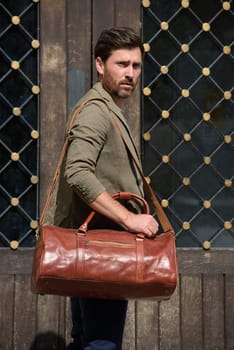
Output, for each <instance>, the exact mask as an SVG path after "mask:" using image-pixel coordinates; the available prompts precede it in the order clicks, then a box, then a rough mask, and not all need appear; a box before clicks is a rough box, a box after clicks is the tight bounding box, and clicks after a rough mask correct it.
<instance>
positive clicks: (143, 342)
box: [136, 300, 159, 350]
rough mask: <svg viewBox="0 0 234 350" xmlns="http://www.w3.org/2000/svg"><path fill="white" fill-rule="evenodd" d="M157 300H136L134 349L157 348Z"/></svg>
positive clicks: (154, 349) (156, 349)
mask: <svg viewBox="0 0 234 350" xmlns="http://www.w3.org/2000/svg"><path fill="white" fill-rule="evenodd" d="M158 305H159V304H158V302H157V301H152V300H151V301H138V302H137V309H136V322H137V326H136V344H137V346H136V349H137V350H145V349H152V350H158V349H159V347H158V339H159V332H158V330H159V324H158Z"/></svg>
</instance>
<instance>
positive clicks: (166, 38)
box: [142, 0, 234, 249]
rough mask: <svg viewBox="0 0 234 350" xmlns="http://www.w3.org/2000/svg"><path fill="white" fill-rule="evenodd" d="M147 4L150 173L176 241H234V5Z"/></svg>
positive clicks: (146, 158) (145, 129)
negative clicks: (233, 6) (233, 7)
mask: <svg viewBox="0 0 234 350" xmlns="http://www.w3.org/2000/svg"><path fill="white" fill-rule="evenodd" d="M146 4H147V5H146V7H144V5H143V7H142V23H143V26H142V38H143V42H144V43H145V50H146V56H145V61H144V65H143V77H142V84H143V86H142V89H143V94H142V134H143V137H142V158H143V166H144V171H145V175H146V176H147V177H148V178H149V179H150V181H151V185H152V188H153V189H154V191H155V193H156V194H157V196H158V198H159V200H160V201H161V203H162V206H163V207H164V209H165V211H166V213H167V214H168V217H169V219H170V220H171V222H172V226H173V227H174V229H175V233H176V238H177V239H176V242H177V246H178V247H204V248H205V249H208V248H210V247H234V227H233V226H234V210H233V204H234V190H233V176H234V118H233V116H234V89H233V87H234V85H233V84H234V58H233V39H234V16H233V11H232V9H231V6H230V3H228V2H217V1H216V0H209V1H200V0H199V1H190V2H189V1H181V2H179V1H174V0H173V1H170V2H165V1H163V0H159V1H151V3H150V4H149V3H146Z"/></svg>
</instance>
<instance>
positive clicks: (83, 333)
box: [55, 28, 158, 350]
mask: <svg viewBox="0 0 234 350" xmlns="http://www.w3.org/2000/svg"><path fill="white" fill-rule="evenodd" d="M143 55H144V48H143V45H142V42H141V40H140V38H139V37H138V36H137V35H136V34H135V32H134V31H133V30H132V29H130V28H111V29H108V30H104V31H103V32H102V33H101V35H100V37H99V39H98V41H97V44H96V46H95V61H96V69H97V72H98V77H99V82H98V83H96V84H95V85H94V86H93V88H92V89H91V90H89V91H88V93H87V94H86V95H85V96H84V97H83V98H82V99H81V101H79V102H78V105H80V104H81V103H82V102H83V101H87V100H88V99H95V98H96V99H99V100H92V101H90V102H88V103H87V104H86V105H85V107H84V109H83V110H82V112H81V113H80V115H79V116H78V118H77V120H76V121H75V123H74V126H73V127H72V130H71V132H70V143H69V147H68V151H67V155H66V159H65V161H64V164H63V170H62V173H61V178H60V184H59V189H58V194H57V202H56V203H57V208H56V214H55V223H56V224H57V225H61V226H65V227H68V226H70V227H79V225H80V224H81V223H83V221H84V219H85V218H86V216H87V214H88V212H89V211H90V210H91V208H92V209H93V210H95V211H96V212H98V213H100V214H102V215H103V216H105V217H107V218H108V219H111V220H112V221H113V222H115V223H117V224H119V225H121V226H123V227H125V228H126V229H127V230H129V231H130V232H132V233H136V232H142V233H145V234H146V235H147V236H148V237H153V236H154V235H155V233H156V232H157V230H158V223H157V221H156V220H155V219H154V218H153V216H151V215H147V214H135V213H133V212H132V211H129V210H128V209H127V208H126V207H124V206H123V205H122V204H121V203H119V202H118V201H116V200H114V199H113V198H112V197H111V194H113V193H116V192H120V191H128V192H133V193H136V194H138V195H143V190H142V181H141V179H140V176H139V174H138V173H137V170H136V168H135V166H134V164H133V162H132V160H131V158H130V157H129V154H128V152H127V150H126V148H125V145H124V143H123V141H122V139H121V137H120V135H119V133H118V131H117V129H116V126H115V124H114V122H113V117H114V118H115V119H116V120H117V121H118V123H119V125H120V127H121V130H122V132H123V133H124V135H125V137H126V139H127V140H128V143H129V144H130V147H131V149H132V152H133V153H134V154H136V153H137V152H136V148H135V146H134V143H133V139H132V136H131V133H130V130H129V127H128V125H127V123H126V120H125V118H124V116H123V114H122V111H121V108H122V105H123V103H124V101H125V100H126V99H127V98H128V97H130V96H131V94H132V92H133V91H134V89H135V87H136V85H137V82H138V79H139V76H140V73H141V65H142V59H143ZM97 268H98V267H97ZM126 310H127V301H123V300H117V301H113V300H98V299H85V298H82V299H81V298H72V300H71V311H72V322H73V329H72V337H73V338H74V342H73V343H72V344H70V345H69V347H68V349H74V350H80V349H85V350H121V346H122V335H123V330H124V322H125V316H126Z"/></svg>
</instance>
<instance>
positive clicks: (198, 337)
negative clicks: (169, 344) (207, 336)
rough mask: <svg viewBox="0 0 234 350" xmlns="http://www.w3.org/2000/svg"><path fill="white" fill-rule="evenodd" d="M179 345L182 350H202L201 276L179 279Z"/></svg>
mask: <svg viewBox="0 0 234 350" xmlns="http://www.w3.org/2000/svg"><path fill="white" fill-rule="evenodd" d="M191 340H192V341H191ZM181 344H182V346H181V348H182V349H190V350H201V349H203V339H202V283H201V276H194V275H193V276H182V277H181Z"/></svg>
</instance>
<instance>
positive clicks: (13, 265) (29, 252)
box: [0, 248, 234, 278]
mask: <svg viewBox="0 0 234 350" xmlns="http://www.w3.org/2000/svg"><path fill="white" fill-rule="evenodd" d="M33 252H34V249H33V248H19V249H18V250H15V251H12V250H11V249H9V248H2V249H1V264H0V274H3V275H4V274H5V273H6V270H7V272H8V274H17V273H20V274H26V275H27V274H30V273H31V269H32V257H33ZM177 257H178V264H179V273H181V274H185V275H186V274H189V275H190V274H195V275H197V274H201V273H202V274H209V275H216V274H220V273H221V274H227V275H234V269H233V266H234V249H223V250H221V249H212V251H210V252H206V251H204V250H202V249H197V250H196V249H186V248H179V249H177ZM227 278H228V277H227Z"/></svg>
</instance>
